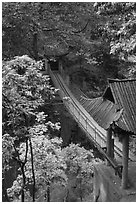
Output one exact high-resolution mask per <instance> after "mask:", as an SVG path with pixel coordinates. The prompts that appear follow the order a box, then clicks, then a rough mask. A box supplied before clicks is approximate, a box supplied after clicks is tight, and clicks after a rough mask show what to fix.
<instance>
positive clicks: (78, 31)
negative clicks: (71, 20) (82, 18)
mask: <svg viewBox="0 0 138 204" xmlns="http://www.w3.org/2000/svg"><path fill="white" fill-rule="evenodd" d="M89 21H90V20H89V19H88V21H87V23H86V24H85V26H84V27H83V28H82V29H81V30H77V31H72V32H73V33H81V32H82V31H84V30H85V29H86V28H87V26H88V23H89Z"/></svg>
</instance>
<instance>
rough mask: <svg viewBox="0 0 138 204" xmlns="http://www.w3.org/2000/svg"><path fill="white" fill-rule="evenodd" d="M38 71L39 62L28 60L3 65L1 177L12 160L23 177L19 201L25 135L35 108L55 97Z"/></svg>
mask: <svg viewBox="0 0 138 204" xmlns="http://www.w3.org/2000/svg"><path fill="white" fill-rule="evenodd" d="M41 68H42V63H41V62H35V61H34V60H32V59H31V58H29V57H28V56H22V57H15V58H14V59H13V60H11V61H4V62H3V87H2V88H3V89H2V94H3V98H2V99H3V100H2V108H3V112H2V113H3V115H2V119H3V129H2V130H3V177H5V172H6V171H8V168H9V166H10V165H11V163H12V162H11V161H12V160H13V159H14V160H15V161H16V163H18V165H19V166H20V168H21V172H22V176H23V185H22V201H24V186H25V183H26V178H25V169H24V168H25V164H26V162H27V154H28V146H29V145H30V148H31V138H30V137H29V136H28V135H29V133H28V131H29V128H30V127H31V126H33V125H34V124H35V118H36V116H37V114H38V110H39V107H41V106H42V105H43V104H45V102H48V101H49V100H50V99H52V98H53V97H54V93H55V90H54V88H52V87H51V86H50V84H49V77H48V76H46V75H45V76H44V75H42V73H41V71H40V70H41ZM28 141H29V144H28ZM22 142H24V143H25V144H26V149H25V157H24V158H22V159H21V158H20V153H19V146H20V143H22ZM32 159H33V155H32ZM12 165H13V164H12ZM32 168H33V165H32ZM3 181H4V179H3ZM3 184H4V182H3ZM3 188H4V187H3Z"/></svg>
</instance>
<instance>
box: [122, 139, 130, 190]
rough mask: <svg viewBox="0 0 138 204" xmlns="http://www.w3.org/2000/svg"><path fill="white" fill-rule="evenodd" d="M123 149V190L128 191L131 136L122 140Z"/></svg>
mask: <svg viewBox="0 0 138 204" xmlns="http://www.w3.org/2000/svg"><path fill="white" fill-rule="evenodd" d="M122 147H123V158H122V165H123V172H122V188H123V189H126V188H127V187H128V157H129V135H126V136H124V137H123V138H122Z"/></svg>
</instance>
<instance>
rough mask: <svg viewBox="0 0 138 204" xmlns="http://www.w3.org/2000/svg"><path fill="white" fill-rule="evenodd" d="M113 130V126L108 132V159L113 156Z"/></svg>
mask: <svg viewBox="0 0 138 204" xmlns="http://www.w3.org/2000/svg"><path fill="white" fill-rule="evenodd" d="M111 144H112V128H111V126H110V127H109V128H108V130H107V140H106V145H107V152H106V153H107V155H108V157H111V155H112V146H111ZM109 164H110V163H109V162H108V161H107V165H109Z"/></svg>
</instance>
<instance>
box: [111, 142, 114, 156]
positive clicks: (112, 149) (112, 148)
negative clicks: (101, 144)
mask: <svg viewBox="0 0 138 204" xmlns="http://www.w3.org/2000/svg"><path fill="white" fill-rule="evenodd" d="M111 158H114V139H111Z"/></svg>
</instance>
